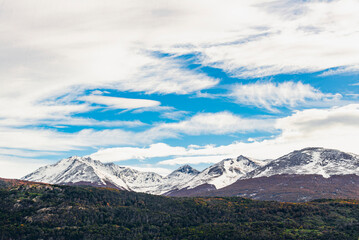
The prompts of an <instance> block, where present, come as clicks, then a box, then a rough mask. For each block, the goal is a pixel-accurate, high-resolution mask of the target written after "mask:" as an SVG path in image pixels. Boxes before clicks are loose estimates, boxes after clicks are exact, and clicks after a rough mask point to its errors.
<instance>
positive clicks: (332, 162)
mask: <svg viewBox="0 0 359 240" xmlns="http://www.w3.org/2000/svg"><path fill="white" fill-rule="evenodd" d="M350 174H352V175H353V176H354V175H357V176H359V156H358V155H355V154H350V153H344V152H341V151H338V150H333V149H324V148H305V149H302V150H299V151H294V152H291V153H289V154H287V155H285V156H282V157H280V158H278V159H275V160H266V161H257V160H253V159H250V158H248V157H244V156H242V155H241V156H239V157H237V158H229V159H224V160H222V161H220V162H219V163H216V164H214V165H212V166H210V167H208V168H206V169H204V170H203V171H202V172H199V171H197V170H196V169H193V168H192V167H191V166H189V165H185V166H182V167H180V168H178V169H177V170H175V171H173V172H172V173H171V174H169V175H168V176H166V177H163V176H161V175H159V174H156V173H153V172H141V171H137V170H135V169H132V168H129V167H121V166H118V165H116V164H113V163H102V162H100V161H97V160H93V159H91V158H89V157H70V158H67V159H63V160H61V161H59V162H57V163H55V164H53V165H48V166H45V167H41V168H39V169H38V170H36V171H35V172H33V173H31V174H29V175H27V176H25V177H23V178H22V179H23V180H28V181H35V182H44V183H51V184H70V185H92V186H107V187H115V188H119V189H123V190H129V191H136V192H145V193H151V194H158V195H160V194H164V195H170V196H195V195H200V194H204V193H205V194H207V193H209V192H211V191H212V192H214V193H218V194H219V193H223V194H224V192H226V194H227V195H228V194H229V195H230V194H231V193H232V192H231V191H232V190H233V189H242V188H243V189H244V188H246V186H247V185H248V184H250V183H251V182H250V181H249V182H248V181H246V180H250V179H252V180H253V181H254V182H255V183H256V184H258V182H261V184H259V185H258V187H260V186H267V185H265V184H264V183H265V181H266V179H268V181H271V180H270V178H267V177H271V176H273V177H275V176H285V175H288V176H292V177H293V178H289V177H279V178H278V177H277V178H275V179H284V180H283V181H289V180H290V181H292V180H293V179H295V180H296V181H297V180H298V181H302V184H303V186H306V185H308V186H309V185H310V184H309V183H307V182H306V181H309V180H308V179H310V178H313V179H317V178H316V177H315V176H320V177H324V178H329V177H331V176H334V177H335V176H336V175H341V176H343V177H344V178H345V176H347V177H348V176H349V175H350ZM309 175H311V177H303V176H309ZM344 178H343V179H344ZM254 179H260V181H259V180H258V181H256V180H254ZM271 179H272V178H271ZM288 179H289V180H288ZM291 179H292V180H291ZM318 179H320V178H318ZM345 179H346V178H345ZM313 181H314V180H313ZM330 181H332V180H330ZM330 181H329V180H328V181H322V182H323V184H324V185H325V184H327V182H330ZM262 182H263V183H262ZM263 184H264V185H263ZM321 184H322V183H321ZM252 185H253V184H252ZM252 185H251V187H252V188H253V186H252ZM289 185H290V184H288V186H289ZM231 186H232V187H231ZM290 186H293V184H291V185H290ZM219 189H223V191H217V190H219ZM226 189H227V190H228V189H229V190H228V191H229V192H228V191H227V190H226ZM243 189H242V190H243ZM253 189H254V190H253V191H257V190H258V189H256V188H255V187H254V188H253ZM328 189H330V187H328ZM242 190H241V191H242ZM262 190H263V189H262ZM262 190H260V191H262ZM267 190H268V189H267ZM258 191H259V190H258ZM268 191H269V190H268ZM291 191H292V190H291ZM238 194H240V193H238Z"/></svg>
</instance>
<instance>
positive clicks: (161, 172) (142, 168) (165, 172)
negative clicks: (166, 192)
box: [121, 164, 172, 177]
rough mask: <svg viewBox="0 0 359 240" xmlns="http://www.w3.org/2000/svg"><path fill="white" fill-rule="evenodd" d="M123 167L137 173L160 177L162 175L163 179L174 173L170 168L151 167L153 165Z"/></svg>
mask: <svg viewBox="0 0 359 240" xmlns="http://www.w3.org/2000/svg"><path fill="white" fill-rule="evenodd" d="M121 166H124V167H130V168H133V169H136V170H137V171H141V172H154V173H157V174H159V175H162V176H163V177H165V176H167V175H168V174H170V173H171V172H172V170H170V169H168V168H163V167H158V166H156V165H151V164H143V165H139V166H131V165H121Z"/></svg>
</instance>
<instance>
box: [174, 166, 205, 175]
mask: <svg viewBox="0 0 359 240" xmlns="http://www.w3.org/2000/svg"><path fill="white" fill-rule="evenodd" d="M175 173H185V174H190V175H197V174H198V173H200V172H199V171H197V170H196V169H194V168H193V167H191V166H190V165H187V164H186V165H183V166H182V167H179V168H178V169H176V170H175V171H173V172H172V173H170V174H169V176H170V175H173V174H175Z"/></svg>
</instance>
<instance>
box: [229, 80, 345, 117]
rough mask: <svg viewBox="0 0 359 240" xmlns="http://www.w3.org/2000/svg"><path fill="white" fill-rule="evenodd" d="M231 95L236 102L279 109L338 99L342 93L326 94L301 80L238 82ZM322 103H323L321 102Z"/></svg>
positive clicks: (273, 109) (272, 109) (271, 109)
mask: <svg viewBox="0 0 359 240" xmlns="http://www.w3.org/2000/svg"><path fill="white" fill-rule="evenodd" d="M228 96H229V97H231V98H233V99H234V101H235V102H237V103H239V104H244V105H252V106H256V107H259V108H265V109H267V110H270V111H277V109H276V107H289V108H293V107H296V106H298V105H301V106H305V105H306V104H307V103H308V102H311V103H309V104H311V105H315V104H313V102H318V101H324V102H325V101H332V102H333V101H338V100H340V99H341V97H342V96H341V94H329V93H327V94H325V93H322V92H321V91H319V90H318V89H315V88H314V87H312V86H311V85H309V84H303V83H301V82H291V81H288V82H283V83H273V82H257V83H252V84H237V85H234V86H232V87H231V90H230V93H229V95H228ZM320 105H322V103H320Z"/></svg>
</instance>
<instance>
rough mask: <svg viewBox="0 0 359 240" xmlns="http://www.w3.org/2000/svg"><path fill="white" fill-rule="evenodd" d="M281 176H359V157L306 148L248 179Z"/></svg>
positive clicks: (255, 171) (281, 158)
mask: <svg viewBox="0 0 359 240" xmlns="http://www.w3.org/2000/svg"><path fill="white" fill-rule="evenodd" d="M280 174H317V175H322V176H323V177H326V178H328V177H330V176H333V175H348V174H356V175H359V156H358V155H355V154H351V153H345V152H341V151H338V150H334V149H325V148H304V149H302V150H299V151H294V152H291V153H289V154H287V155H285V156H283V157H280V158H278V159H275V160H273V161H271V162H269V163H268V164H267V165H265V166H263V167H260V168H257V169H255V170H254V171H252V172H251V173H249V174H248V175H247V176H246V178H254V177H263V176H267V177H268V176H273V175H280Z"/></svg>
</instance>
